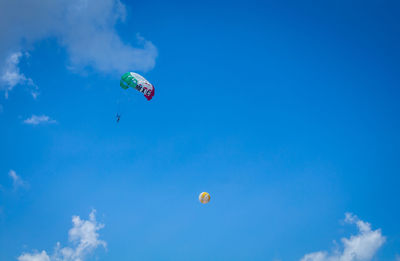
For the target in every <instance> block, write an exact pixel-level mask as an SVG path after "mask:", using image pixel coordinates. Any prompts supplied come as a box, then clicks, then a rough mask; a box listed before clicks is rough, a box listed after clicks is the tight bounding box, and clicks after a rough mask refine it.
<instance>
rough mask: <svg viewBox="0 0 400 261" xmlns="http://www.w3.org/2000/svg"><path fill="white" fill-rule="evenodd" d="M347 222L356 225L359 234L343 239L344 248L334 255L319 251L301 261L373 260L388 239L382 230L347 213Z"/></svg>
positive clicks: (305, 256) (337, 250)
mask: <svg viewBox="0 0 400 261" xmlns="http://www.w3.org/2000/svg"><path fill="white" fill-rule="evenodd" d="M345 216H346V217H345V222H346V223H348V224H355V225H356V226H357V229H358V234H356V235H352V236H350V238H342V239H341V242H342V244H343V247H341V248H340V247H337V248H336V249H335V250H334V251H333V252H332V253H329V252H327V251H318V252H313V253H310V254H306V255H304V257H303V258H302V259H301V260H300V261H370V260H372V259H373V257H374V256H375V254H376V253H377V251H378V250H379V249H380V247H381V246H382V245H383V244H384V243H385V241H386V238H385V237H384V236H383V235H382V231H381V230H380V229H376V230H372V228H371V224H370V223H368V222H365V221H362V220H360V219H359V218H358V217H357V216H355V215H353V214H351V213H346V214H345Z"/></svg>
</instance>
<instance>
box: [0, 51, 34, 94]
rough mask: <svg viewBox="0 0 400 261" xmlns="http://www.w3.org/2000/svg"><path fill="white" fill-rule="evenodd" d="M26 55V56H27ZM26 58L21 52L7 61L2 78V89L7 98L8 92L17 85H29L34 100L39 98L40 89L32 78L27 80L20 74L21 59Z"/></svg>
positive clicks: (13, 54)
mask: <svg viewBox="0 0 400 261" xmlns="http://www.w3.org/2000/svg"><path fill="white" fill-rule="evenodd" d="M25 55H26V54H25ZM23 56H24V54H22V53H21V52H15V53H11V54H10V55H9V56H8V58H7V59H6V61H5V65H4V67H3V70H2V75H1V78H0V87H2V89H3V90H4V93H5V97H6V98H8V92H9V91H11V90H12V89H13V88H14V87H15V86H16V85H28V86H30V87H31V94H32V96H33V98H34V99H36V98H37V96H38V94H39V93H38V87H37V85H36V84H35V83H34V82H33V80H32V79H31V78H27V77H26V76H25V75H24V74H23V73H21V72H20V69H19V67H18V65H19V63H20V61H21V58H22V57H23Z"/></svg>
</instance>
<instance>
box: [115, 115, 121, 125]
mask: <svg viewBox="0 0 400 261" xmlns="http://www.w3.org/2000/svg"><path fill="white" fill-rule="evenodd" d="M116 117H117V123H118V122H119V120H120V119H121V115H119V114H118V113H117V116H116Z"/></svg>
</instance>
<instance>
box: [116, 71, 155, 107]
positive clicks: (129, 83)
mask: <svg viewBox="0 0 400 261" xmlns="http://www.w3.org/2000/svg"><path fill="white" fill-rule="evenodd" d="M119 85H120V86H121V88H122V89H124V90H126V89H128V88H129V87H131V88H133V89H136V90H138V91H139V92H141V93H143V95H144V97H146V99H147V100H148V101H150V100H151V99H152V98H153V96H154V86H153V84H151V83H150V82H149V81H147V80H146V79H145V78H144V77H143V76H141V75H139V74H137V73H134V72H127V73H124V75H122V77H121V81H120V83H119Z"/></svg>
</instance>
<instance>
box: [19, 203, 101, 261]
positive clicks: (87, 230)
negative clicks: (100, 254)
mask: <svg viewBox="0 0 400 261" xmlns="http://www.w3.org/2000/svg"><path fill="white" fill-rule="evenodd" d="M95 213H96V211H95V210H93V211H92V212H91V213H90V215H89V220H83V219H81V218H80V217H79V216H73V217H72V228H71V229H70V230H69V232H68V235H69V242H70V243H71V245H72V247H61V244H60V243H59V242H58V243H57V244H56V248H55V251H54V253H53V254H51V255H49V254H47V252H46V251H44V250H43V251H41V252H38V251H35V252H33V253H23V254H22V255H20V256H19V257H18V261H84V260H85V259H86V258H87V257H89V256H90V255H91V254H92V253H93V252H94V251H95V250H96V249H97V248H98V247H104V248H105V247H106V246H107V244H106V242H105V241H103V240H100V239H99V237H100V235H99V234H98V231H99V230H100V229H102V228H103V227H104V225H103V224H100V223H97V221H96V216H95Z"/></svg>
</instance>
